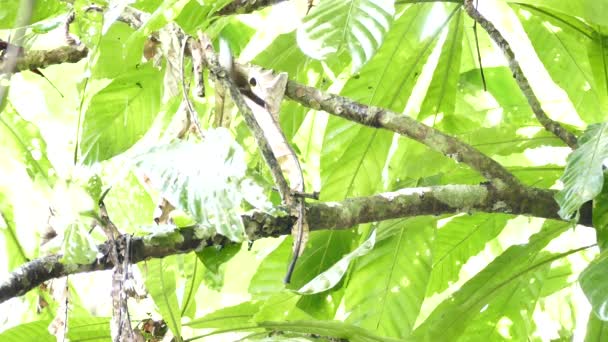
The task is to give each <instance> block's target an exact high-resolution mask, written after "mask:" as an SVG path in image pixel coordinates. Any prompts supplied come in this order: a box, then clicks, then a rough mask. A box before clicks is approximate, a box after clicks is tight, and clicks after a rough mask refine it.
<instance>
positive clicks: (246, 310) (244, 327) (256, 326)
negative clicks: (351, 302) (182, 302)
mask: <svg viewBox="0 0 608 342" xmlns="http://www.w3.org/2000/svg"><path fill="white" fill-rule="evenodd" d="M259 310H260V303H257V302H244V303H241V304H239V305H235V306H231V307H227V308H223V309H220V310H217V311H215V312H212V313H210V314H208V315H206V316H204V317H201V318H197V319H194V320H193V321H191V322H189V323H186V324H184V325H186V326H190V327H192V328H215V329H217V331H216V332H212V333H209V334H207V335H204V336H200V337H207V336H211V335H215V334H218V333H226V332H230V331H235V332H236V331H257V330H261V329H265V330H267V331H268V330H270V331H281V332H282V335H283V334H285V333H287V332H297V333H302V334H303V336H306V335H312V334H314V336H315V340H318V338H319V337H329V338H343V339H347V340H348V341H361V342H364V341H365V342H367V341H370V342H371V341H386V342H395V341H399V340H396V339H390V338H386V337H381V336H378V335H374V334H372V333H370V332H369V331H367V330H365V329H362V328H359V327H357V326H354V325H350V324H347V323H343V322H339V321H320V320H318V321H312V320H291V321H271V320H261V321H258V320H255V319H254V316H255V315H256V313H258V311H259ZM270 336H272V335H270ZM272 340H275V339H272ZM289 340H290V341H291V340H293V339H289Z"/></svg>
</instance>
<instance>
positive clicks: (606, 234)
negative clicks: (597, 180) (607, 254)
mask: <svg viewBox="0 0 608 342" xmlns="http://www.w3.org/2000/svg"><path fill="white" fill-rule="evenodd" d="M606 182H608V179H604V187H603V188H602V192H601V193H600V194H599V195H597V196H596V197H595V198H594V199H593V210H592V222H593V227H594V228H595V236H596V240H597V244H598V246H599V247H600V251H602V252H603V251H605V250H608V187H607V186H606Z"/></svg>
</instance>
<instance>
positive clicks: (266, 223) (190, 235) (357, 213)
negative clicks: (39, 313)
mask: <svg viewBox="0 0 608 342" xmlns="http://www.w3.org/2000/svg"><path fill="white" fill-rule="evenodd" d="M554 194H555V191H553V190H544V189H537V188H525V189H524V191H514V189H502V190H501V189H496V188H494V187H493V186H491V185H488V184H482V185H445V186H434V187H423V188H409V189H401V190H399V191H395V192H387V193H381V194H377V195H374V196H368V197H356V198H349V199H347V200H344V201H342V202H324V203H312V204H307V210H306V219H307V220H308V223H309V226H310V228H311V230H315V231H316V230H322V229H333V230H336V229H349V228H351V227H353V226H355V225H357V224H360V223H368V222H376V221H384V220H389V219H396V218H406V217H413V216H420V215H441V214H453V213H462V212H466V213H473V212H486V213H508V214H514V215H530V216H535V217H541V218H547V219H556V220H559V219H560V217H559V216H558V215H557V211H558V205H557V203H556V202H555V200H554V199H553V196H554ZM241 219H242V221H243V225H244V227H245V232H246V234H247V238H248V239H249V240H251V241H254V240H257V239H261V238H265V237H277V236H280V235H289V234H290V232H291V226H292V225H293V223H294V221H295V219H296V218H294V217H291V216H285V215H276V216H272V215H270V214H267V213H264V212H260V211H252V212H248V213H246V214H243V215H241ZM178 232H179V234H180V235H181V238H180V239H173V241H174V242H172V243H167V244H163V245H159V244H158V243H154V242H153V240H150V239H149V237H136V238H132V239H131V241H132V242H131V243H132V245H131V251H132V255H131V262H132V263H137V262H141V261H144V260H147V259H150V258H163V257H166V256H169V255H173V254H180V253H188V252H191V251H195V250H200V249H202V248H205V247H210V246H218V247H222V246H226V245H227V244H231V243H232V242H231V241H229V240H228V239H227V238H225V237H223V236H221V235H215V236H213V237H211V238H207V239H200V238H197V237H196V232H195V228H182V229H179V231H178ZM119 239H125V236H122V237H120V238H119ZM119 243H120V242H119ZM123 243H124V241H123ZM98 248H99V250H100V251H101V252H102V253H103V254H104V255H105V257H103V258H101V259H99V260H97V261H95V262H94V263H91V264H88V265H74V264H70V265H66V264H62V263H61V262H60V259H61V255H50V256H46V257H42V258H39V259H36V260H32V261H30V262H28V263H26V264H24V265H22V266H21V267H19V268H18V269H17V270H15V271H13V272H12V273H11V274H10V276H9V277H8V279H7V280H6V281H4V282H3V283H2V284H0V303H2V302H4V301H6V300H8V299H10V298H12V297H16V296H21V295H23V294H25V293H27V292H28V291H30V290H32V289H33V288H35V287H37V286H39V285H40V284H42V283H43V282H45V281H47V280H50V279H53V278H59V277H63V276H66V275H69V274H75V273H83V272H91V271H99V270H107V269H111V268H112V267H113V266H114V265H113V264H112V262H111V261H110V260H109V257H108V252H109V250H110V245H109V242H106V243H105V244H102V245H100V246H99V247H98Z"/></svg>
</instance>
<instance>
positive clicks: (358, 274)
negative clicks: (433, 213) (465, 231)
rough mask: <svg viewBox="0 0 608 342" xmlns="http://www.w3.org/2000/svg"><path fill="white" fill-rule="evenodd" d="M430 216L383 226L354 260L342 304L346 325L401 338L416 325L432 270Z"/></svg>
mask: <svg viewBox="0 0 608 342" xmlns="http://www.w3.org/2000/svg"><path fill="white" fill-rule="evenodd" d="M434 223H435V219H434V218H427V217H421V218H416V219H410V220H393V221H385V222H382V223H381V224H380V225H379V227H378V242H376V247H375V248H374V249H373V250H372V251H371V252H370V253H369V254H367V255H365V256H363V257H360V258H359V259H357V263H356V267H355V269H354V270H353V272H352V275H351V277H350V281H349V283H348V287H347V288H346V293H345V295H344V302H345V305H346V310H347V311H350V315H349V316H348V318H347V319H346V322H348V323H351V324H355V325H357V326H360V327H363V328H365V329H368V330H369V331H372V332H375V333H378V334H381V335H383V336H390V337H400V338H402V337H406V336H408V335H409V334H410V331H411V329H412V328H413V326H414V323H415V322H416V318H417V317H418V313H419V311H420V307H421V305H422V301H423V299H424V295H425V292H426V286H427V282H428V280H429V276H430V272H431V267H430V266H431V262H432V255H431V252H430V248H431V245H432V241H433V236H434Z"/></svg>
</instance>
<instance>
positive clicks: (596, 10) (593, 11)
mask: <svg viewBox="0 0 608 342" xmlns="http://www.w3.org/2000/svg"><path fill="white" fill-rule="evenodd" d="M508 1H509V2H516V3H524V4H530V5H533V6H536V7H540V8H545V9H548V10H551V11H555V12H559V13H562V14H566V15H569V16H573V17H579V18H583V19H585V20H586V21H589V22H591V23H594V24H599V25H605V26H608V4H606V3H605V2H603V1H595V0H579V1H570V0H508Z"/></svg>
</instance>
